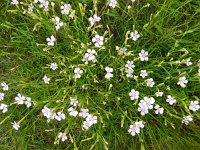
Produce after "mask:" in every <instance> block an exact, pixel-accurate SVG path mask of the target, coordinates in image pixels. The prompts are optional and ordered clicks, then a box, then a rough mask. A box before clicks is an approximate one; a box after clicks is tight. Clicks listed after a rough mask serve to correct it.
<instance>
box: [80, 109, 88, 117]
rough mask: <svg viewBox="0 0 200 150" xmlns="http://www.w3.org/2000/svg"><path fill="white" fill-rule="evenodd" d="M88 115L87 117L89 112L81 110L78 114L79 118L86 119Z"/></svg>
mask: <svg viewBox="0 0 200 150" xmlns="http://www.w3.org/2000/svg"><path fill="white" fill-rule="evenodd" d="M88 115H89V110H88V109H84V108H81V112H79V116H80V117H83V118H86V117H87V116H88Z"/></svg>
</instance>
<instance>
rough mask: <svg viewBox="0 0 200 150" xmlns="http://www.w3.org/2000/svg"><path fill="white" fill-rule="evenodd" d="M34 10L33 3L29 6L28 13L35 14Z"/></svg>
mask: <svg viewBox="0 0 200 150" xmlns="http://www.w3.org/2000/svg"><path fill="white" fill-rule="evenodd" d="M33 8H34V6H33V4H32V3H31V4H30V5H29V6H28V11H29V12H33Z"/></svg>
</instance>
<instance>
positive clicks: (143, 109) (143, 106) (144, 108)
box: [138, 100, 149, 116]
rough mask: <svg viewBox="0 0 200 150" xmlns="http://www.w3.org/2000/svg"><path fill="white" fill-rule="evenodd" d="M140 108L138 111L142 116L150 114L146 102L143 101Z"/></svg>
mask: <svg viewBox="0 0 200 150" xmlns="http://www.w3.org/2000/svg"><path fill="white" fill-rule="evenodd" d="M138 106H139V107H138V111H139V112H140V114H141V115H142V116H144V115H145V114H148V113H149V109H148V106H147V104H146V102H145V101H144V100H141V101H140V103H139V104H138Z"/></svg>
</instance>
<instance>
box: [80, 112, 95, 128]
mask: <svg viewBox="0 0 200 150" xmlns="http://www.w3.org/2000/svg"><path fill="white" fill-rule="evenodd" d="M93 124H97V116H93V115H91V114H88V115H87V117H86V119H85V121H84V122H83V128H85V129H86V130H87V129H88V128H89V127H91V126H92V125H93Z"/></svg>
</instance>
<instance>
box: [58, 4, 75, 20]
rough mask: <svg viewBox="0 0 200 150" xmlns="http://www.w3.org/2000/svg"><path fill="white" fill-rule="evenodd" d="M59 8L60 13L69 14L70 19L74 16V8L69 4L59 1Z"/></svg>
mask: <svg viewBox="0 0 200 150" xmlns="http://www.w3.org/2000/svg"><path fill="white" fill-rule="evenodd" d="M60 9H61V13H62V14H65V15H69V17H70V18H72V19H73V18H74V15H75V10H73V9H72V8H71V5H70V4H65V3H61V6H60Z"/></svg>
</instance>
